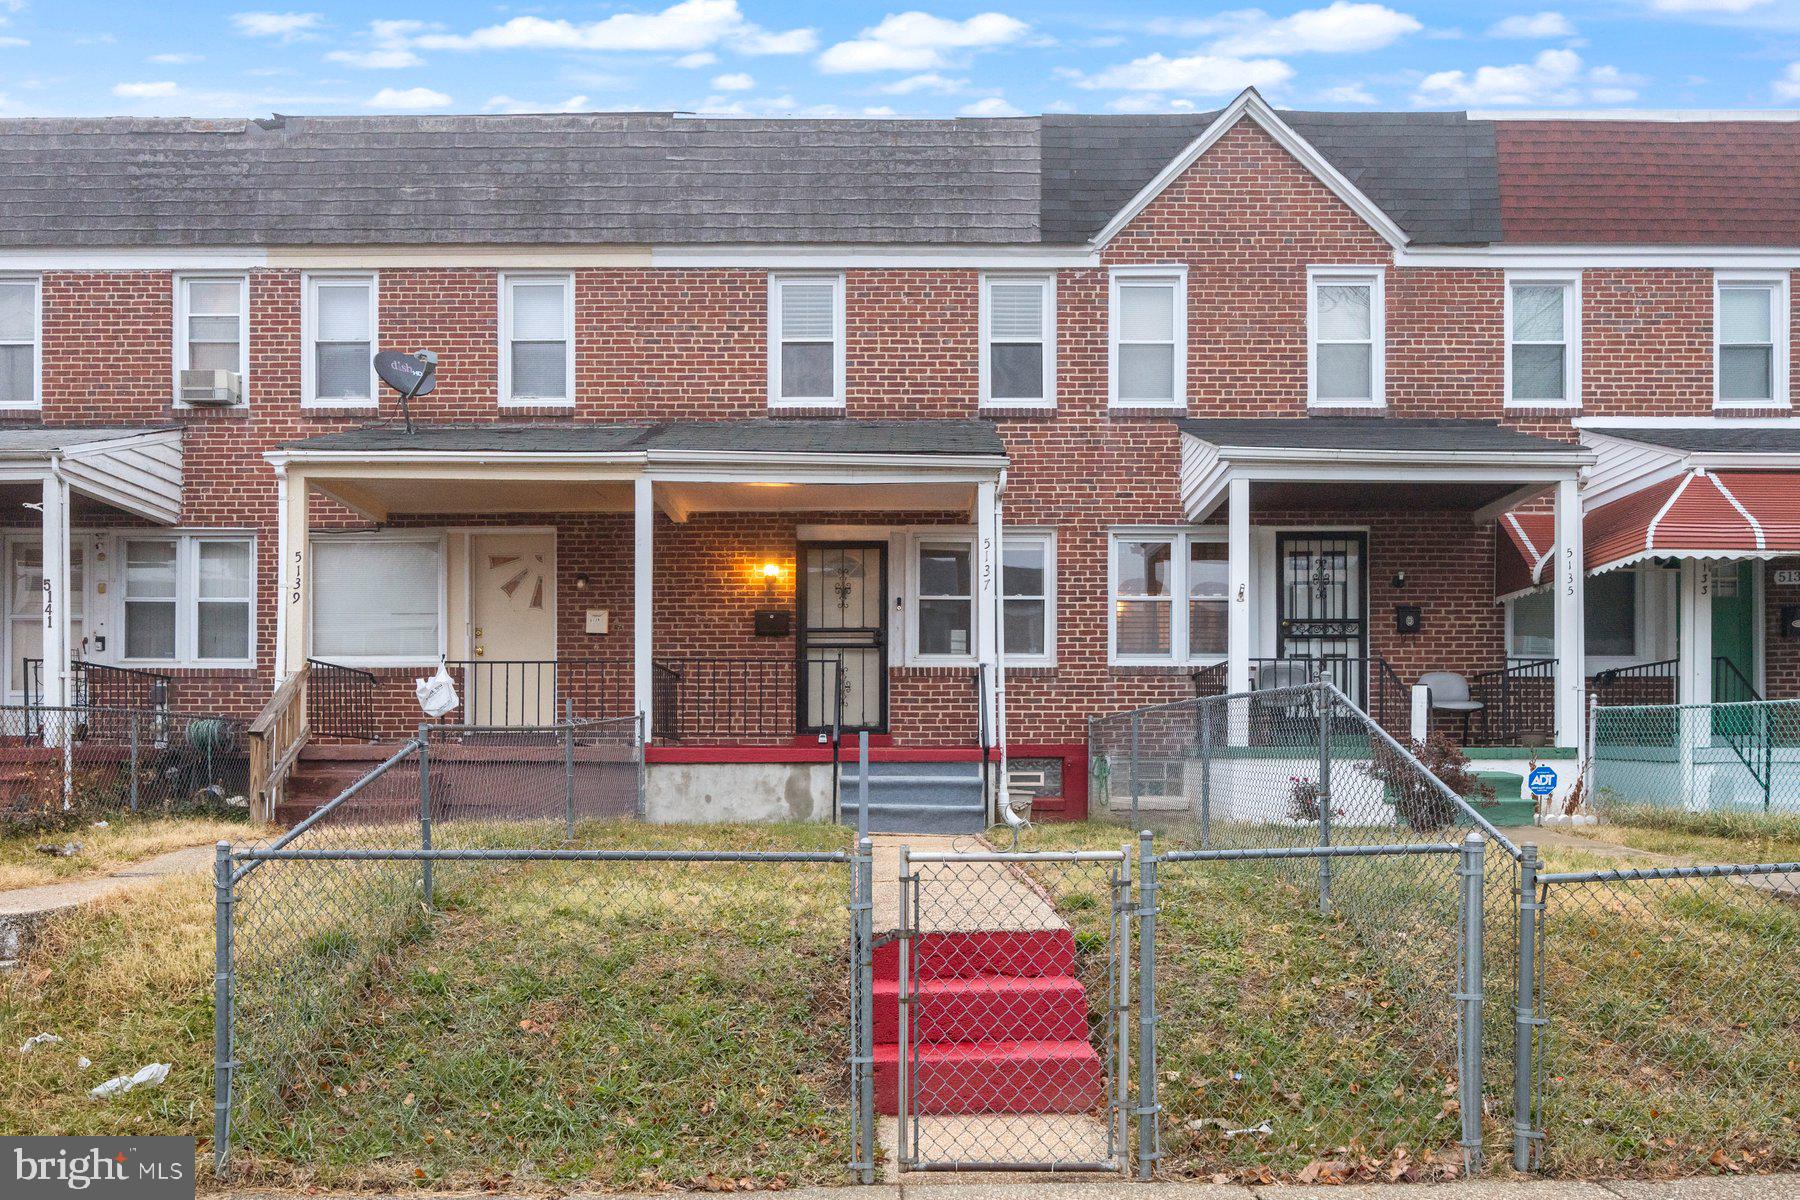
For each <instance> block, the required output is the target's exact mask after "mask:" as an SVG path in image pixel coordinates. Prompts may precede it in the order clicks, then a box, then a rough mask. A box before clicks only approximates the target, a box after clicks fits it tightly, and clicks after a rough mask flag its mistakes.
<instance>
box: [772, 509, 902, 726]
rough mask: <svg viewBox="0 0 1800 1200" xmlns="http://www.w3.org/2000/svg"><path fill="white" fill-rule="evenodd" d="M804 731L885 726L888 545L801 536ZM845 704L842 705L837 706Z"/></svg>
mask: <svg viewBox="0 0 1800 1200" xmlns="http://www.w3.org/2000/svg"><path fill="white" fill-rule="evenodd" d="M799 558H800V579H799V596H798V600H799V609H800V636H799V638H798V639H797V643H798V644H797V646H796V652H797V654H798V661H797V663H796V667H797V669H796V671H795V678H796V679H797V681H798V685H799V687H798V690H799V693H800V694H799V697H798V704H799V709H800V730H801V732H802V733H824V732H827V731H829V730H830V729H831V726H832V723H833V717H834V716H836V717H837V718H838V721H839V727H840V728H842V729H846V730H852V731H854V730H861V729H866V730H868V731H869V732H871V733H885V732H887V545H886V543H884V542H802V543H801V544H800V554H799ZM839 704H842V706H843V707H842V709H841V711H840V710H838V705H839Z"/></svg>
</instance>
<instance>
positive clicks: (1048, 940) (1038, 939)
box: [875, 929, 1075, 980]
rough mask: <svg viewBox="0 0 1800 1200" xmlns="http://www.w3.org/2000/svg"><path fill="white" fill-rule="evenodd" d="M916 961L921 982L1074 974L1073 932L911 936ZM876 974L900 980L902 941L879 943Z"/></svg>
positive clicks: (1032, 930) (914, 963)
mask: <svg viewBox="0 0 1800 1200" xmlns="http://www.w3.org/2000/svg"><path fill="white" fill-rule="evenodd" d="M912 963H913V970H914V972H915V973H916V974H917V975H918V977H919V978H920V979H922V980H923V979H968V978H972V977H974V976H978V975H1016V976H1023V977H1027V978H1029V977H1036V976H1043V975H1073V974H1074V973H1075V935H1074V934H1073V933H1071V932H1070V931H1069V930H1067V929H1029V930H1020V931H1016V932H996V931H981V932H974V933H925V934H920V935H919V936H918V937H916V938H914V939H913V956H912ZM875 978H877V979H898V978H900V943H899V942H898V941H892V942H886V943H883V944H882V945H879V946H877V947H875Z"/></svg>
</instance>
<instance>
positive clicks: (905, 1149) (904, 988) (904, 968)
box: [894, 846, 915, 1166]
mask: <svg viewBox="0 0 1800 1200" xmlns="http://www.w3.org/2000/svg"><path fill="white" fill-rule="evenodd" d="M895 882H896V883H897V884H898V885H899V888H900V894H899V902H900V907H899V917H900V952H899V955H898V957H899V961H900V969H899V972H898V986H897V987H896V988H895V992H896V998H897V999H898V1001H899V1005H900V1023H899V1032H898V1035H897V1036H896V1038H895V1042H896V1043H897V1044H896V1045H895V1047H894V1076H895V1080H894V1089H895V1104H894V1130H895V1136H894V1146H895V1153H896V1155H897V1156H898V1157H899V1159H900V1163H901V1165H903V1166H904V1165H906V1164H908V1163H910V1162H911V1161H912V1159H913V1155H912V1153H911V1147H910V1146H908V1145H907V1140H906V1138H907V1126H908V1125H909V1124H910V1122H909V1121H907V1119H906V1116H907V1113H906V1110H907V1106H908V1105H909V1104H911V1103H912V1097H911V1096H910V1095H909V1094H908V1092H909V1091H910V1090H911V1089H910V1085H911V1083H912V1059H911V1053H912V1004H911V1001H912V994H911V992H910V990H909V989H910V988H911V986H912V965H913V964H912V923H913V921H914V919H915V918H914V915H913V911H912V894H911V893H912V850H911V848H910V847H907V846H902V847H900V862H899V867H898V869H897V871H896V878H895Z"/></svg>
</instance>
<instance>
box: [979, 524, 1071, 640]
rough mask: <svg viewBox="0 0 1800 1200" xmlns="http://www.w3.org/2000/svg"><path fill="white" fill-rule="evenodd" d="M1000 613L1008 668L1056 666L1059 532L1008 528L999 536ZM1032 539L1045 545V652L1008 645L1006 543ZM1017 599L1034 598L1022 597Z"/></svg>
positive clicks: (999, 627)
mask: <svg viewBox="0 0 1800 1200" xmlns="http://www.w3.org/2000/svg"><path fill="white" fill-rule="evenodd" d="M1000 541H1001V547H1000V581H999V582H1000V596H999V599H1000V616H999V620H998V621H997V622H996V624H995V627H994V628H995V633H996V636H998V637H999V638H1000V639H1001V648H1002V649H1003V650H1004V651H1005V658H1006V665H1007V666H1009V667H1054V666H1055V665H1056V532H1055V531H1054V530H1049V529H1005V530H1002V531H1001V535H1000ZM1026 542H1030V543H1033V544H1036V545H1040V546H1042V547H1043V548H1044V652H1043V653H1042V654H1026V653H1023V652H1020V651H1017V650H1014V649H1012V648H1011V647H1010V646H1007V645H1006V641H1005V639H1006V602H1007V600H1008V599H1012V598H1014V597H1012V596H1011V595H1010V594H1009V593H1008V592H1007V590H1006V546H1007V545H1009V544H1022V543H1026ZM1017 599H1021V600H1030V599H1035V597H1032V596H1019V597H1017Z"/></svg>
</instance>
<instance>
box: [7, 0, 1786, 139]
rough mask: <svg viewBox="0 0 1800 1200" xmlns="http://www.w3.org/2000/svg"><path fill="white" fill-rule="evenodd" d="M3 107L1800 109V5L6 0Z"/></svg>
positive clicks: (1721, 0)
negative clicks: (1257, 104)
mask: <svg viewBox="0 0 1800 1200" xmlns="http://www.w3.org/2000/svg"><path fill="white" fill-rule="evenodd" d="M0 18H3V20H4V24H0V115H9V116H38V115H71V114H72V115H91V114H103V113H104V114H116V113H123V114H140V115H158V116H161V115H189V116H217V115H243V116H258V115H264V114H267V113H270V112H286V113H377V112H543V111H556V110H609V109H610V110H618V109H675V110H680V111H691V112H710V113H721V114H736V115H775V114H784V115H785V114H802V115H817V116H856V115H864V114H868V115H896V116H914V115H918V116H947V115H973V116H1004V115H1011V114H1014V113H1021V112H1025V113H1035V112H1109V111H1112V112H1154V111H1181V110H1191V109H1206V108H1210V107H1215V106H1217V105H1218V104H1219V103H1220V102H1221V101H1223V100H1226V99H1229V98H1230V97H1231V96H1232V95H1234V94H1235V93H1236V92H1237V91H1239V90H1240V89H1241V88H1243V87H1245V86H1246V85H1255V86H1257V87H1259V88H1261V89H1262V91H1263V93H1264V94H1265V95H1266V96H1268V97H1269V98H1270V99H1271V100H1273V101H1274V102H1275V103H1277V104H1279V105H1283V106H1287V107H1295V108H1331V109H1359V108H1362V109H1366V108H1393V109H1412V108H1475V109H1514V110H1519V109H1524V110H1535V109H1546V108H1556V109H1583V110H1585V109H1600V108H1718V109H1724V108H1785V107H1794V106H1796V105H1800V0H1600V2H1598V3H1567V4H1556V3H1551V4H1548V5H1546V6H1545V7H1537V6H1535V5H1529V6H1526V7H1519V6H1507V5H1500V4H1480V3H1475V4H1468V3H1460V4H1459V3H1451V2H1446V0H1416V2H1414V0H1386V2H1380V3H1377V2H1366V0H1313V2H1311V3H1299V4H1293V3H1272V4H1269V5H1268V6H1267V7H1247V6H1233V5H1217V6H1200V5H1189V4H1181V3H1177V2H1174V0H1112V2H1110V3H1099V4H1096V3H1092V2H1079V0H994V2H993V3H990V4H973V5H953V4H947V3H932V2H923V3H922V7H917V8H914V7H911V6H909V4H908V3H906V2H905V0H902V2H900V3H896V4H861V3H840V4H832V5H822V4H798V3H790V2H782V0H639V2H637V3H630V4H626V3H561V2H557V0H551V2H549V3H527V4H492V3H479V2H470V0H436V2H435V3H428V2H425V0H373V2H369V0H356V2H354V3H351V2H348V0H317V2H311V3H309V2H306V0H300V2H299V3H295V4H293V5H291V6H290V5H287V4H274V5H268V6H262V5H258V4H256V3H254V0H252V3H242V2H239V3H224V4H214V3H194V2H191V0H187V2H184V0H165V2H164V3H161V4H157V3H143V2H141V0H139V2H134V3H126V2H123V0H0Z"/></svg>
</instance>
